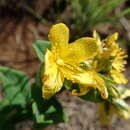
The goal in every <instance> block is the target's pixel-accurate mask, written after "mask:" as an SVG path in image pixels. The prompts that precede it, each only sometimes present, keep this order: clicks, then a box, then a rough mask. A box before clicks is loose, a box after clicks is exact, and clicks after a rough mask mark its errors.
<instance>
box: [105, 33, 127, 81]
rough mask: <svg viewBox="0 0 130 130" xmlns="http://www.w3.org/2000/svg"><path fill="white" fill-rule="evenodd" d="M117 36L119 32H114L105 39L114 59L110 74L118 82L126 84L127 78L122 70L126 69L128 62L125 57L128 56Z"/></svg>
mask: <svg viewBox="0 0 130 130" xmlns="http://www.w3.org/2000/svg"><path fill="white" fill-rule="evenodd" d="M117 38H118V33H114V34H113V35H111V36H109V37H108V38H107V39H106V40H105V42H106V45H107V46H108V51H109V53H110V56H111V59H112V69H111V70H110V75H111V77H112V78H113V79H114V81H115V82H116V83H117V84H125V83H127V79H126V78H125V76H124V75H123V74H122V73H121V72H122V71H124V70H125V68H124V67H125V64H126V63H127V62H126V61H125V60H124V58H126V57H127V55H126V54H125V52H124V50H123V49H122V48H120V47H119V45H118V44H117V43H116V40H117Z"/></svg>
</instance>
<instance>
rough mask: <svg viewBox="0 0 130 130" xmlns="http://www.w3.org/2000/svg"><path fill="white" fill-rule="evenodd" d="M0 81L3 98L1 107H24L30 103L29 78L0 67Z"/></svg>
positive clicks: (19, 72)
mask: <svg viewBox="0 0 130 130" xmlns="http://www.w3.org/2000/svg"><path fill="white" fill-rule="evenodd" d="M0 81H1V83H2V87H3V89H2V91H3V93H4V98H3V100H2V101H1V103H0V104H1V105H2V106H6V105H21V106H22V107H25V105H26V104H27V103H28V102H30V94H31V93H30V92H31V90H30V89H31V88H30V83H29V77H28V76H27V75H26V74H25V73H23V72H21V71H18V70H14V69H11V68H7V67H2V66H1V67H0ZM1 108H2V107H1Z"/></svg>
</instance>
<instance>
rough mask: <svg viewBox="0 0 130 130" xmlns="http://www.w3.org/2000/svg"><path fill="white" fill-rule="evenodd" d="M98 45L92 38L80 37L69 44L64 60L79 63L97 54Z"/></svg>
mask: <svg viewBox="0 0 130 130" xmlns="http://www.w3.org/2000/svg"><path fill="white" fill-rule="evenodd" d="M97 51H98V45H97V41H96V39H94V38H89V37H86V38H81V39H79V40H76V41H75V42H73V43H71V44H69V47H68V51H67V53H66V56H65V57H64V60H65V61H67V62H68V63H70V62H71V63H73V64H75V63H77V64H78V63H80V62H83V61H85V60H86V59H88V58H92V57H94V56H95V55H96V54H97Z"/></svg>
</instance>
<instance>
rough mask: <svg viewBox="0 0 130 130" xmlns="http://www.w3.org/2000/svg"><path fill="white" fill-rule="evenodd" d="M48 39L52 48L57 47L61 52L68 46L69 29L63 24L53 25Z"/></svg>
mask: <svg viewBox="0 0 130 130" xmlns="http://www.w3.org/2000/svg"><path fill="white" fill-rule="evenodd" d="M48 37H49V40H50V41H51V43H52V48H53V47H57V48H58V49H59V50H61V51H62V50H63V49H64V48H66V46H67V45H68V41H69V28H68V27H67V26H66V25H65V24H63V23H59V24H55V25H53V26H52V28H51V30H50V32H49V35H48Z"/></svg>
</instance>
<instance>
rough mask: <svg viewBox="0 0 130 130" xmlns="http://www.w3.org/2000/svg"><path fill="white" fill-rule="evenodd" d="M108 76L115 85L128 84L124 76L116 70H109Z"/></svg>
mask: <svg viewBox="0 0 130 130" xmlns="http://www.w3.org/2000/svg"><path fill="white" fill-rule="evenodd" d="M110 74H111V76H112V78H113V79H114V81H115V82H116V83H117V84H126V83H127V82H128V80H127V79H126V78H125V76H124V75H123V74H122V73H120V72H118V71H117V70H111V71H110Z"/></svg>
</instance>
